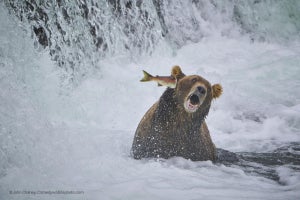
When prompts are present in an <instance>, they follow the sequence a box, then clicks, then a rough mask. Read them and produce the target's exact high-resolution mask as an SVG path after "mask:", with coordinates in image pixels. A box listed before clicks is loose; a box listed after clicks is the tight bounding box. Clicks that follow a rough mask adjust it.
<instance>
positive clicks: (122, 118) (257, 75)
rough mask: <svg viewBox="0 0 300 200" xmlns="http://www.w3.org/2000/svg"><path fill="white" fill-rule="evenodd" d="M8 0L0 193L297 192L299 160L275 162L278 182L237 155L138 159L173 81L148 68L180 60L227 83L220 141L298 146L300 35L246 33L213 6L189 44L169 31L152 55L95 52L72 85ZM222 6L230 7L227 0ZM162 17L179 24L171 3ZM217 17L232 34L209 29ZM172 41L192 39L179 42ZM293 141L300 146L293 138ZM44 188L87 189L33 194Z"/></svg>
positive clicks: (220, 105)
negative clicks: (216, 159)
mask: <svg viewBox="0 0 300 200" xmlns="http://www.w3.org/2000/svg"><path fill="white" fill-rule="evenodd" d="M278 2H280V1H276V3H275V6H274V9H275V10H276V8H278V7H280V5H281V4H280V3H278ZM0 6H1V8H0V145H1V146H0V199H1V200H2V199H3V200H6V199H89V200H91V199H101V200H102V199H272V200H273V199H291V200H294V199H299V198H300V195H299V191H300V166H299V160H298V164H297V163H296V164H295V163H294V164H293V163H285V164H282V165H273V166H272V170H273V172H272V173H274V174H276V176H277V177H278V178H277V180H273V179H271V178H267V177H265V176H262V175H259V174H257V173H254V172H253V173H251V169H250V170H246V171H245V169H244V168H243V167H242V166H239V165H232V166H225V165H223V164H213V163H212V162H210V161H206V162H192V161H189V160H185V159H183V158H172V159H169V160H142V161H141V160H134V159H133V158H131V157H130V148H131V144H132V140H133V136H134V132H135V128H136V127H137V124H138V123H139V121H140V119H141V118H142V116H143V115H144V113H145V112H146V111H147V109H148V108H149V107H150V106H151V105H152V104H153V103H154V102H155V101H157V100H158V98H159V97H160V95H161V94H162V93H163V91H164V89H165V88H162V87H157V86H156V84H154V83H140V82H139V80H140V78H141V77H142V72H141V70H146V71H148V72H149V73H152V74H154V75H156V74H159V75H168V74H169V73H170V69H171V67H172V66H173V65H175V64H178V65H180V66H181V67H182V70H183V71H184V73H186V74H199V75H201V76H203V77H205V78H206V79H207V80H209V81H210V82H211V83H221V84H222V86H223V88H224V94H223V95H222V96H221V97H220V98H219V99H217V100H215V101H214V102H213V105H212V108H211V111H210V113H209V116H208V118H207V124H208V127H209V129H210V132H211V136H212V139H213V141H214V143H215V144H216V146H217V147H219V148H223V149H227V150H230V151H233V152H256V153H258V152H260V153H270V152H273V151H274V150H276V149H278V148H281V147H285V146H287V148H288V152H290V153H292V154H293V155H300V149H299V142H300V92H299V87H300V79H299V77H300V64H299V63H300V56H299V55H300V43H299V41H298V39H297V36H295V35H292V37H291V38H292V39H286V38H285V37H286V36H287V35H286V32H284V31H283V30H280V31H281V32H279V33H278V35H275V36H274V38H273V39H272V38H271V37H267V36H268V31H270V30H274V29H275V28H274V27H275V24H273V26H266V29H264V31H265V32H264V31H262V30H263V25H260V26H256V27H255V28H256V29H255V30H258V31H257V32H255V30H254V31H253V32H252V33H249V34H240V33H239V31H238V29H236V30H234V27H235V25H234V24H233V23H230V21H226V23H227V24H224V23H225V22H224V23H223V22H222V20H221V17H220V16H215V17H216V18H215V19H214V21H213V22H214V23H215V24H207V25H206V26H202V27H201V28H202V31H200V32H201V33H203V35H202V36H201V38H198V40H197V41H193V37H194V36H195V35H193V34H194V33H195V34H196V33H197V31H199V30H201V29H199V30H195V32H193V34H191V37H190V38H191V40H190V41H189V42H186V43H180V42H181V40H179V39H178V38H177V39H176V38H175V39H174V37H175V36H172V37H173V39H172V37H171V36H170V38H171V39H170V40H172V41H173V43H172V44H171V45H170V44H169V43H168V42H167V43H165V42H163V41H162V42H158V43H157V44H156V45H157V47H156V48H155V50H153V54H152V55H151V56H140V57H136V58H134V59H133V60H134V62H133V61H132V56H128V55H127V54H126V55H123V54H122V55H118V56H108V57H106V58H105V59H102V60H101V61H97V62H96V60H95V63H94V64H95V67H94V68H93V69H90V70H91V71H92V73H90V74H89V75H87V76H86V77H85V78H83V79H82V80H81V81H80V82H79V83H78V84H77V86H76V87H74V88H72V89H70V88H66V87H65V84H64V83H63V81H64V80H65V79H64V77H65V76H68V72H66V70H65V69H64V68H61V67H58V65H57V62H55V61H52V60H51V57H50V55H49V52H48V50H47V49H45V50H39V51H37V49H36V48H35V47H34V44H33V43H34V42H33V41H32V39H30V37H28V33H27V32H26V30H27V29H25V30H24V27H23V25H22V23H20V22H18V21H17V19H16V18H14V17H13V16H11V15H9V14H8V11H7V8H6V7H5V6H4V5H2V4H0ZM165 6H166V5H165ZM222 6H223V9H225V10H227V12H225V11H224V12H225V14H224V17H226V16H228V12H229V11H228V10H230V9H229V7H230V6H228V5H226V4H224V5H221V7H222ZM296 6H297V5H296ZM206 8H207V9H208V8H209V5H208V4H207V5H206ZM246 8H248V9H250V8H251V7H249V6H248V7H247V5H241V6H240V8H239V10H242V11H243V9H246ZM298 8H299V7H298ZM236 9H237V8H236ZM194 12H195V10H194ZM232 12H233V11H232ZM235 12H237V11H235ZM244 13H247V12H246V11H245V12H244ZM187 15H188V14H187ZM203 15H205V13H204V14H203ZM206 15H207V16H206V17H207V18H208V19H212V18H213V16H212V15H211V16H210V15H208V13H206ZM165 16H169V18H166V22H165V23H166V24H168V23H170V22H168V21H167V20H168V19H169V20H170V18H171V16H172V12H169V13H166V15H165ZM187 17H188V16H187ZM241 18H247V15H246V14H245V15H242V16H241ZM198 19H199V20H200V18H198ZM227 19H229V18H227ZM263 19H265V20H264V22H266V21H267V20H266V18H263ZM285 20H286V19H283V21H284V22H287V21H285ZM200 21H201V20H200ZM175 22H176V23H179V24H180V23H181V21H180V20H178V21H175ZM175 22H174V23H175ZM198 22H199V21H198ZM208 22H211V21H210V20H208ZM254 22H255V21H254ZM254 22H253V21H251V23H250V22H249V23H248V24H247V26H248V28H251V26H250V25H251V24H253V23H254ZM217 23H219V24H217ZM293 23H294V21H292V22H291V23H290V24H285V27H286V29H287V30H289V33H291V34H295V32H297V30H296V29H295V27H297V26H298V25H299V24H296V25H297V26H293ZM278 24H283V22H282V21H280V22H278ZM202 25H203V23H202ZM218 25H219V26H222V28H221V30H222V31H223V33H224V31H225V32H227V33H228V34H225V35H224V34H222V33H220V34H212V32H215V31H216V29H217V28H218V27H219V26H218ZM155 26H156V25H155ZM169 26H171V25H170V24H169ZM224 27H225V28H224ZM288 27H289V28H288ZM229 29H232V30H230V31H229ZM186 30H188V27H187V29H186ZM186 30H184V31H186ZM245 30H246V29H245ZM184 31H183V33H181V34H185V33H184ZM222 31H221V32H222ZM253 37H257V38H261V37H266V38H271V39H270V40H269V41H266V40H263V41H253ZM280 38H284V39H282V40H281V39H280ZM161 40H162V39H161ZM278 40H280V42H277V41H278ZM287 40H288V41H287ZM290 40H291V41H290ZM174 41H175V42H174ZM285 41H287V42H285ZM192 42H197V43H192ZM175 44H176V45H178V46H181V45H183V46H182V47H181V48H179V49H178V50H176V51H174V49H171V47H174V45H175ZM153 48H154V47H153ZM122 51H123V50H122ZM87 59H90V58H87ZM82 63H88V61H82ZM82 63H81V64H82ZM87 68H91V66H87ZM294 143H296V146H297V144H298V146H297V148H292V147H291V145H290V144H294ZM298 158H299V157H298ZM257 166H260V167H262V168H266V169H269V168H268V166H264V165H262V166H261V165H259V164H258V163H257ZM41 191H42V192H47V191H50V192H51V191H52V192H55V191H75V192H76V191H77V192H79V193H80V194H57V193H56V194H41V193H39V194H34V193H38V192H41ZM18 192H19V193H20V194H17V193H18ZM28 192H31V193H32V194H28Z"/></svg>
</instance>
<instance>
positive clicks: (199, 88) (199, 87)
mask: <svg viewBox="0 0 300 200" xmlns="http://www.w3.org/2000/svg"><path fill="white" fill-rule="evenodd" d="M197 89H198V91H199V92H200V93H201V94H205V92H206V91H205V89H204V87H202V86H198V87H197Z"/></svg>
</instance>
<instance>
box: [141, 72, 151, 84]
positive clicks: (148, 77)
mask: <svg viewBox="0 0 300 200" xmlns="http://www.w3.org/2000/svg"><path fill="white" fill-rule="evenodd" d="M143 73H144V77H143V78H142V79H141V80H140V81H141V82H145V81H151V78H152V77H153V76H152V75H151V74H149V73H148V72H146V71H144V70H143Z"/></svg>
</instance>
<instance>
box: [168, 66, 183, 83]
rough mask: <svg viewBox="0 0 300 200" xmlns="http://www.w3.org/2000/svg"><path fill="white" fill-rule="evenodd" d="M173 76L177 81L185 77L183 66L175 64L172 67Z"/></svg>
mask: <svg viewBox="0 0 300 200" xmlns="http://www.w3.org/2000/svg"><path fill="white" fill-rule="evenodd" d="M171 76H173V77H174V78H176V79H177V81H178V80H179V79H181V78H183V77H184V76H185V74H184V73H182V71H181V68H180V67H179V66H178V65H175V66H174V67H173V68H172V71H171Z"/></svg>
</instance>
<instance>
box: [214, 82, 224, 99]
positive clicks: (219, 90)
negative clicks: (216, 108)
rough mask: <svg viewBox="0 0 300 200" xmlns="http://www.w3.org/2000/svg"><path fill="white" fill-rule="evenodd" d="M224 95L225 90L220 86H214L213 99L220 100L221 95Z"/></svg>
mask: <svg viewBox="0 0 300 200" xmlns="http://www.w3.org/2000/svg"><path fill="white" fill-rule="evenodd" d="M222 93H223V88H222V86H221V85H220V84H214V85H213V86H212V97H213V98H214V99H215V98H218V97H219V96H221V94H222Z"/></svg>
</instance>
